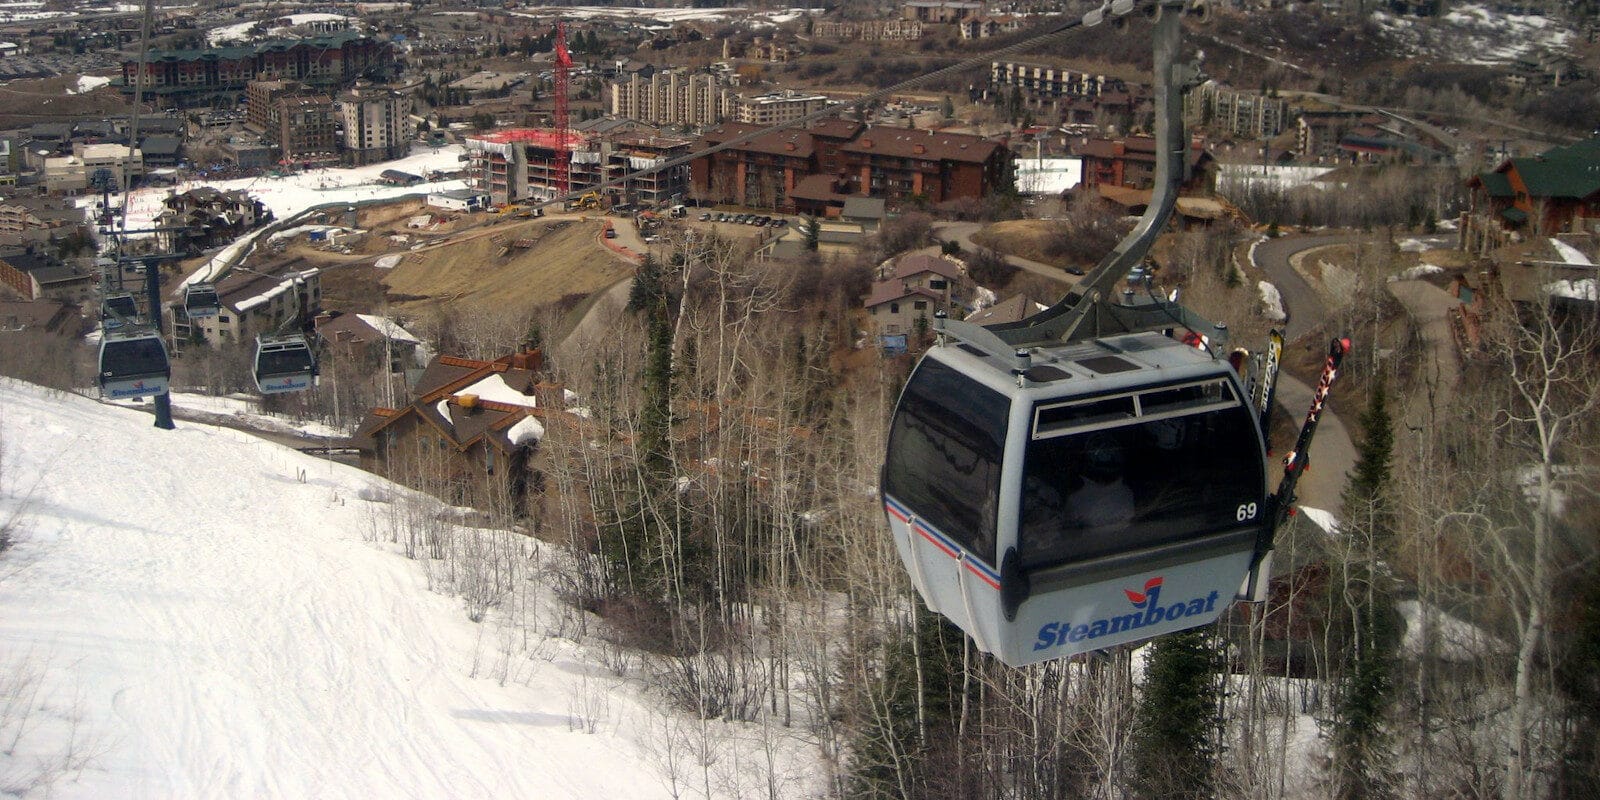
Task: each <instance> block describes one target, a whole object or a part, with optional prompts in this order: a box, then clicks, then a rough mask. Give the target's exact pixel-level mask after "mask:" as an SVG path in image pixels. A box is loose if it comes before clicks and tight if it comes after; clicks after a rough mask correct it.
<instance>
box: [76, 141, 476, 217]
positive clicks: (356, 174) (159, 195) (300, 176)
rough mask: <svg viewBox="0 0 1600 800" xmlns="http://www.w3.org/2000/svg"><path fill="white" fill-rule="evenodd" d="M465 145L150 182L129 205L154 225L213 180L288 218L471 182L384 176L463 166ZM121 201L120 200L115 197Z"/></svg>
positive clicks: (91, 199) (89, 199) (424, 173)
mask: <svg viewBox="0 0 1600 800" xmlns="http://www.w3.org/2000/svg"><path fill="white" fill-rule="evenodd" d="M462 152H463V150H462V149H461V147H460V146H458V145H448V146H445V147H440V148H438V149H437V150H435V149H433V148H429V147H422V146H420V145H418V146H414V147H413V149H412V151H411V155H409V156H407V157H405V158H402V159H399V160H397V161H385V162H382V163H379V164H370V165H367V166H365V167H351V168H348V169H345V168H328V169H313V170H309V171H306V172H299V173H295V174H293V175H288V176H285V177H281V178H273V177H270V176H262V177H259V178H236V179H234V180H226V181H212V180H191V181H185V182H183V183H181V184H179V185H178V186H176V187H150V188H145V189H135V190H134V191H133V192H132V193H131V194H132V198H131V201H130V204H129V206H128V227H129V228H130V229H138V228H149V227H152V223H153V222H154V221H155V216H156V214H158V213H160V211H161V209H162V204H161V203H162V201H163V200H165V199H166V198H167V197H169V196H171V195H173V194H178V193H182V192H186V191H189V190H190V189H195V188H198V187H201V186H210V187H212V188H215V189H218V190H220V191H224V192H229V191H233V190H235V189H243V190H245V191H247V192H249V193H250V196H251V197H254V198H256V199H258V200H260V201H261V202H263V203H265V204H266V206H267V208H270V209H272V213H273V215H275V216H276V217H277V218H278V219H288V218H289V217H292V216H294V215H295V214H298V213H300V212H302V211H304V210H306V209H308V208H311V207H312V206H315V205H320V204H323V203H351V202H358V201H362V200H380V199H387V198H394V197H402V196H405V195H412V194H426V193H428V192H434V191H448V190H451V189H464V188H466V181H461V180H450V181H437V182H434V183H424V184H419V185H417V186H386V185H384V184H383V183H381V182H379V180H378V176H379V175H380V174H382V173H383V171H384V170H389V169H394V170H399V171H401V172H409V173H412V174H413V175H421V176H424V177H426V176H427V175H428V173H430V172H439V171H453V170H457V169H460V168H461V161H460V156H461V154H462ZM98 199H99V198H98V197H85V198H82V199H80V200H79V204H80V205H88V204H91V203H94V202H96V201H97V200H98ZM113 202H115V200H113Z"/></svg>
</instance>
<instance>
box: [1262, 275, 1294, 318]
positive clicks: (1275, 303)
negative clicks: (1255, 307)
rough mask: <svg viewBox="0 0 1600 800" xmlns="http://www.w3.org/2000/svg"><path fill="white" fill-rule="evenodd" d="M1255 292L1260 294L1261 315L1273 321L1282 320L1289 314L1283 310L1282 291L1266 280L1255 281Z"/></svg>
mask: <svg viewBox="0 0 1600 800" xmlns="http://www.w3.org/2000/svg"><path fill="white" fill-rule="evenodd" d="M1256 292H1257V293H1259V294H1260V295H1261V316H1263V317H1266V318H1267V319H1269V320H1271V321H1273V322H1283V321H1284V320H1287V319H1288V318H1289V315H1288V314H1286V313H1284V311H1283V293H1282V292H1279V291H1278V287H1276V286H1274V285H1272V284H1270V283H1268V282H1266V281H1257V282H1256Z"/></svg>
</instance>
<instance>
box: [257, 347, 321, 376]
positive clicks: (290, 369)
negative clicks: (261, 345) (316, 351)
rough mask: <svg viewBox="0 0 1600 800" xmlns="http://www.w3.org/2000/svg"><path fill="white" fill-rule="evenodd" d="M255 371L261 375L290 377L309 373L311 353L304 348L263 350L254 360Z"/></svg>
mask: <svg viewBox="0 0 1600 800" xmlns="http://www.w3.org/2000/svg"><path fill="white" fill-rule="evenodd" d="M256 371H257V372H259V373H260V374H262V375H292V374H294V373H297V372H310V371H311V351H310V350H307V349H306V348H304V347H291V348H289V349H287V350H263V351H262V352H261V355H260V356H258V357H257V358H256Z"/></svg>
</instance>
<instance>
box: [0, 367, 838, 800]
mask: <svg viewBox="0 0 1600 800" xmlns="http://www.w3.org/2000/svg"><path fill="white" fill-rule="evenodd" d="M0 409H4V411H3V412H0V466H3V468H0V525H4V526H5V528H6V529H8V530H9V534H10V536H11V539H12V544H11V546H10V547H9V548H8V549H5V550H3V551H0V741H3V742H4V743H5V744H4V748H3V749H0V794H3V795H6V796H16V795H21V796H35V795H38V796H44V795H46V794H49V795H50V796H53V797H96V798H99V797H130V796H131V797H163V798H174V797H178V798H181V797H538V798H594V797H618V798H622V797H626V798H644V797H667V796H669V795H670V794H671V792H670V791H669V789H668V785H669V784H668V778H667V777H665V776H666V775H667V774H668V772H671V771H672V770H670V769H668V768H667V767H664V766H663V763H664V762H663V759H662V757H661V755H660V754H661V752H662V750H663V749H671V748H672V747H674V746H676V745H682V744H683V742H681V741H669V742H666V743H665V744H663V742H664V741H665V740H666V739H668V737H667V736H666V735H665V734H663V733H662V732H661V731H662V730H663V727H662V726H664V725H665V726H670V730H673V731H683V730H688V729H690V728H691V727H692V728H693V729H694V730H695V731H697V733H696V734H695V735H696V736H699V735H701V733H702V732H703V733H705V734H708V735H709V736H710V737H713V738H712V739H705V740H703V741H702V743H703V744H705V745H707V746H712V747H715V748H716V750H717V751H718V752H719V753H725V754H726V755H727V758H725V759H715V761H716V763H715V764H714V765H712V766H710V767H707V768H706V773H705V774H706V779H707V780H708V781H709V780H712V772H713V771H714V772H715V773H716V775H715V780H716V781H717V782H718V785H719V786H726V787H727V790H726V791H727V794H726V795H725V796H741V795H746V796H747V795H750V794H752V793H754V787H756V786H759V787H761V792H760V793H761V794H763V796H764V795H765V788H766V786H767V782H766V781H767V779H768V777H769V776H770V775H771V774H772V771H778V770H781V771H784V772H787V773H800V774H805V773H815V772H817V769H816V767H815V765H814V764H812V763H811V762H809V761H808V760H806V759H804V758H801V757H791V756H790V755H789V754H792V753H793V752H795V747H791V746H788V745H789V744H791V743H787V742H785V741H778V742H776V744H777V746H778V747H777V750H776V751H774V752H769V753H765V754H757V753H755V752H754V751H753V750H751V751H750V752H747V750H749V748H748V747H747V745H751V744H752V743H751V742H747V741H744V739H743V738H741V737H746V736H748V731H745V730H743V729H739V728H727V727H724V726H722V725H720V724H707V725H705V726H700V725H696V724H693V723H692V722H691V721H688V720H685V721H683V722H678V721H676V720H674V718H673V716H672V714H671V712H669V711H665V710H664V709H662V708H659V707H658V706H657V705H656V704H655V703H654V702H653V701H650V700H647V699H645V698H644V697H642V696H641V693H640V692H639V691H636V690H635V688H634V687H633V686H632V685H631V684H630V683H628V682H627V681H626V680H624V679H623V678H620V677H618V676H617V673H616V672H615V671H613V670H612V669H610V668H608V667H605V666H602V664H601V662H600V661H599V660H597V658H596V657H595V656H593V655H592V654H591V651H590V648H589V647H587V646H585V645H583V644H580V643H578V642H575V641H573V640H572V639H569V638H561V637H560V636H559V635H556V631H554V630H553V629H551V628H548V627H532V628H525V627H518V628H516V629H514V630H513V629H509V628H507V627H505V626H502V625H497V624H495V622H496V617H495V615H494V613H493V611H491V612H490V614H489V617H488V619H487V621H486V622H484V623H482V624H474V623H472V622H469V621H468V619H467V614H466V613H464V611H463V608H462V601H461V600H459V599H457V598H456V597H453V596H448V595H445V594H439V593H436V592H434V591H430V586H435V587H437V586H439V585H440V584H441V583H443V578H442V572H441V571H439V570H438V569H435V570H434V571H433V572H432V573H431V576H430V574H429V573H426V572H425V567H426V566H427V565H428V564H429V563H430V562H429V560H428V559H425V558H419V559H418V560H416V561H408V560H406V559H405V558H403V557H402V556H401V555H399V554H397V553H395V552H391V550H398V549H400V548H401V546H400V545H390V544H387V541H388V535H389V532H390V530H391V528H390V527H389V525H390V521H391V520H394V519H396V518H398V517H399V516H400V515H402V514H404V513H410V512H419V513H418V514H417V516H415V517H412V518H409V519H411V520H412V521H413V522H420V521H424V520H434V521H435V522H437V520H438V519H439V517H438V516H437V514H438V512H439V511H440V509H439V508H438V507H437V506H436V505H434V504H432V502H431V501H421V500H410V501H407V498H408V497H409V495H407V494H406V493H404V492H403V491H402V490H397V489H395V488H393V487H391V486H390V485H388V484H387V483H386V482H385V481H383V480H381V479H378V478H376V477H373V476H372V475H369V474H367V473H364V472H360V471H358V470H354V469H351V468H347V467H343V466H339V465H336V464H331V463H329V462H325V461H318V460H315V459H312V458H310V457H307V456H304V455H301V454H299V453H296V452H294V451H291V450H288V449H285V448H282V447H279V446H276V445H272V444H268V443H266V442H263V441H261V440H259V439H255V438H252V437H250V436H248V435H246V434H243V433H239V432H236V431H232V430H226V429H221V428H212V427H207V426H203V425H197V424H190V423H180V427H179V429H178V430H175V431H170V432H169V431H161V430H158V429H155V428H153V427H151V424H150V417H149V415H148V413H146V412H143V411H139V410H134V409H129V408H123V407H115V406H108V405H102V404H99V403H96V402H94V401H90V400H86V399H84V398H81V397H78V396H76V395H62V394H55V393H50V392H47V391H45V390H43V389H40V388H37V387H34V386H31V385H27V384H20V383H17V382H14V381H11V380H9V379H6V380H0ZM221 464H226V465H228V467H229V468H228V469H227V470H225V471H222V470H218V469H217V465H221ZM430 529H431V530H437V529H438V528H437V525H436V524H434V525H432V526H431V527H430ZM412 530H414V528H412ZM452 535H453V536H454V537H456V538H455V539H454V540H453V541H455V542H456V543H458V544H459V543H477V544H478V545H485V546H493V547H500V548H505V549H506V551H507V552H508V553H514V554H515V555H512V556H511V557H512V559H513V560H514V561H515V562H516V563H517V564H520V565H521V569H520V571H519V572H517V573H516V574H517V575H518V576H519V577H518V579H517V581H516V583H517V584H518V585H519V586H521V587H522V588H524V589H527V590H528V591H527V593H526V594H525V595H524V594H523V593H521V592H517V593H516V601H517V602H520V603H526V604H530V605H529V606H528V607H530V608H534V609H539V610H542V612H543V616H542V617H541V615H540V614H539V613H535V614H534V615H533V616H532V617H531V619H548V618H553V617H554V616H555V615H558V614H559V613H560V611H559V609H561V608H563V606H562V604H561V603H560V602H559V601H557V600H555V599H554V598H553V597H551V596H550V594H549V592H548V591H547V590H546V589H545V588H544V574H545V573H544V572H542V571H541V570H548V569H553V568H554V566H555V563H554V560H553V559H554V557H553V556H551V555H550V554H549V553H548V552H547V553H545V554H543V555H542V556H541V555H540V554H539V553H538V552H536V551H534V550H533V549H532V547H531V544H529V542H530V540H526V539H523V538H522V537H519V536H514V535H511V534H504V533H501V534H494V533H489V532H482V531H473V530H470V529H466V528H462V527H455V528H453V534H452ZM374 540H377V541H374ZM452 546H454V545H451V544H446V545H444V547H445V548H446V550H448V549H450V548H451V547H452ZM567 630H568V631H569V632H568V633H567V634H566V635H568V636H570V635H572V634H571V633H570V630H571V629H570V628H569V629H567ZM749 738H754V737H753V736H751V737H749ZM713 739H714V741H713ZM677 756H678V757H679V758H682V757H683V754H682V753H677ZM769 757H775V760H772V758H769ZM757 764H761V765H766V766H770V767H771V770H772V771H765V772H764V771H763V770H765V769H766V766H764V767H756V766H755V765H757ZM682 768H683V767H682V765H681V764H678V765H677V766H676V769H678V770H681V769H682ZM695 769H696V770H699V769H700V768H699V767H698V766H696V768H695ZM779 781H780V783H781V784H782V785H784V786H789V787H792V788H795V789H796V790H797V794H798V793H799V792H798V789H799V782H798V781H797V780H796V779H795V778H794V777H793V775H792V774H790V775H785V776H783V777H782V778H780V779H779ZM746 789H749V790H750V791H746Z"/></svg>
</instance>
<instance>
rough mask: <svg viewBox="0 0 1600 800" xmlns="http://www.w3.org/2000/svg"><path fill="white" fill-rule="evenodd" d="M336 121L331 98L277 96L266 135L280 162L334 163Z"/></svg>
mask: <svg viewBox="0 0 1600 800" xmlns="http://www.w3.org/2000/svg"><path fill="white" fill-rule="evenodd" d="M337 118H338V117H337V115H336V114H335V112H334V107H333V98H331V97H329V96H327V95H325V94H318V95H294V96H291V97H280V98H278V99H277V102H275V103H273V113H272V119H271V124H272V127H271V128H269V129H268V130H269V136H270V138H271V139H272V141H274V142H277V144H278V149H279V153H280V156H279V157H280V159H281V160H283V161H292V162H295V161H297V162H312V161H316V162H329V161H335V160H337V159H338V157H339V137H338V131H337V130H336V129H335V126H334V121H335V120H336V119H337Z"/></svg>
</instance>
